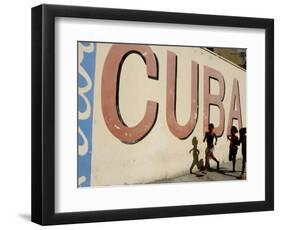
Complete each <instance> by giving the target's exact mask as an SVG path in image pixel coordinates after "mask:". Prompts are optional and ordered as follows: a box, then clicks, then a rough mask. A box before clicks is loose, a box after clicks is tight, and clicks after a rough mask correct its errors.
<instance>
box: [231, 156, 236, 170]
mask: <svg viewBox="0 0 281 230" xmlns="http://www.w3.org/2000/svg"><path fill="white" fill-rule="evenodd" d="M235 164H236V155H234V156H233V158H232V172H235V171H236V170H235Z"/></svg>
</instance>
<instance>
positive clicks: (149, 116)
mask: <svg viewBox="0 0 281 230" xmlns="http://www.w3.org/2000/svg"><path fill="white" fill-rule="evenodd" d="M132 53H136V54H138V55H140V57H141V58H142V59H143V60H144V62H145V63H146V67H147V75H148V77H150V78H155V79H157V78H158V76H157V71H158V69H157V60H156V57H155V56H154V54H153V52H152V50H151V48H149V46H145V45H124V44H115V45H112V47H111V49H110V51H109V53H108V55H107V57H106V60H105V63H104V68H103V73H102V83H101V102H102V112H103V117H104V120H105V123H106V125H107V127H108V129H109V131H110V132H111V133H112V134H113V135H114V136H115V137H117V138H118V139H119V140H120V141H122V142H124V143H127V144H134V143H136V142H138V141H140V140H141V139H142V138H143V137H145V136H146V135H147V134H148V133H149V131H150V130H151V129H152V127H153V125H154V123H155V121H156V118H157V111H158V103H156V102H154V101H147V104H146V111H145V115H144V117H143V119H142V120H141V121H140V122H139V123H138V124H137V125H136V126H134V127H128V126H127V125H126V123H125V122H124V121H123V119H122V117H121V113H120V111H119V107H118V104H119V101H118V92H117V89H118V84H119V79H120V73H121V68H122V64H123V62H124V60H125V59H126V58H127V56H129V55H130V54H132Z"/></svg>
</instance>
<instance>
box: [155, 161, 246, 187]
mask: <svg viewBox="0 0 281 230" xmlns="http://www.w3.org/2000/svg"><path fill="white" fill-rule="evenodd" d="M235 168H236V172H232V162H221V163H220V168H219V169H216V167H215V166H213V167H212V166H211V169H209V170H208V171H201V170H199V169H197V168H196V167H194V168H193V170H192V173H187V174H186V175H183V176H179V177H175V178H169V179H164V180H159V181H156V182H154V183H179V182H196V181H223V180H238V177H239V176H240V175H241V169H242V160H240V159H239V160H237V161H236V167H235ZM244 175H245V177H246V173H245V174H244Z"/></svg>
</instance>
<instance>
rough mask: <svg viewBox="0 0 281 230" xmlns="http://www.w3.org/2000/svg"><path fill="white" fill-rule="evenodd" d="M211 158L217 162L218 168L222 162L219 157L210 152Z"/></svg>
mask: <svg viewBox="0 0 281 230" xmlns="http://www.w3.org/2000/svg"><path fill="white" fill-rule="evenodd" d="M210 155H211V158H212V159H213V160H214V161H215V162H216V163H217V169H218V168H219V167H220V162H219V161H218V159H217V158H216V157H215V156H214V154H213V153H211V154H210Z"/></svg>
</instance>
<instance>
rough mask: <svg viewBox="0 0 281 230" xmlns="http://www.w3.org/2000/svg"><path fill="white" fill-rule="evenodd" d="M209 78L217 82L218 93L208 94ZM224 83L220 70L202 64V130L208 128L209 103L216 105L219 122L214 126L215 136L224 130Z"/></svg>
mask: <svg viewBox="0 0 281 230" xmlns="http://www.w3.org/2000/svg"><path fill="white" fill-rule="evenodd" d="M210 79H214V80H216V81H218V83H219V94H218V95H213V94H210ZM224 91H225V84H224V78H223V75H222V74H221V72H219V71H218V70H215V69H213V68H211V67H208V66H204V130H203V132H204V133H205V132H206V131H207V130H208V125H209V123H211V122H210V105H214V106H217V107H218V108H219V110H220V122H219V125H218V126H216V127H215V129H214V131H215V133H216V134H217V136H222V134H223V132H224V121H225V117H224V116H225V115H224V107H223V104H222V101H223V99H224Z"/></svg>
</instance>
